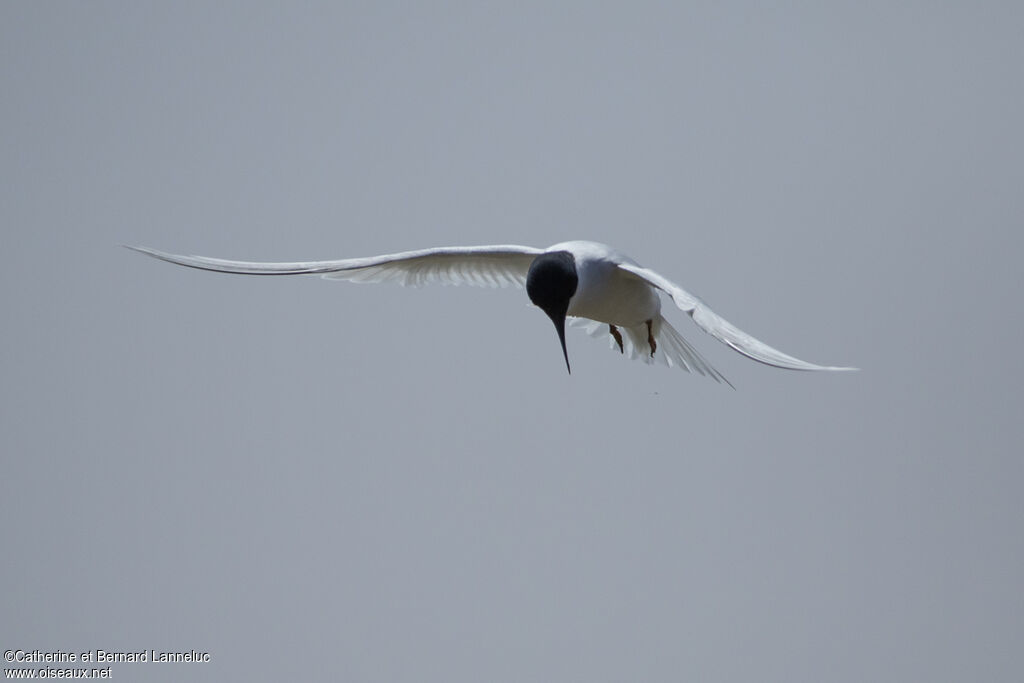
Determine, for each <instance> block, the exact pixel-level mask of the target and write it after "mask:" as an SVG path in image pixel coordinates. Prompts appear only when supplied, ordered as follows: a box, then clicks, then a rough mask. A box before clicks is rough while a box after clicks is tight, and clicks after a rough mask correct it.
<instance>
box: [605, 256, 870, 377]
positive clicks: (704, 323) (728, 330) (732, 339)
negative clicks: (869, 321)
mask: <svg viewBox="0 0 1024 683" xmlns="http://www.w3.org/2000/svg"><path fill="white" fill-rule="evenodd" d="M619 268H620V269H621V270H624V271H626V272H627V273H631V274H633V275H635V276H636V277H638V278H640V279H641V280H643V281H645V282H647V283H648V284H650V285H652V286H654V287H657V288H658V289H660V290H662V291H664V292H666V293H667V294H668V295H669V296H671V297H672V300H673V301H674V302H675V304H676V306H678V307H679V308H680V309H682V310H683V311H685V312H686V313H689V315H690V317H691V318H693V322H695V323H697V325H698V326H699V327H700V328H701V329H702V330H704V331H705V332H707V333H708V334H710V335H711V336H712V337H714V338H715V339H717V340H719V341H720V342H722V343H723V344H727V345H728V346H731V347H732V348H733V349H735V350H736V351H739V352H740V353H742V354H743V355H744V356H746V357H747V358H752V359H754V360H756V361H758V362H761V363H764V364H766V365H773V366H775V367H777V368H786V369H788V370H856V369H857V368H840V367H831V366H825V365H816V364H814V363H808V362H807V361H803V360H800V359H799V358H794V357H793V356H790V355H789V354H787V353H783V352H782V351H779V350H778V349H773V348H772V347H770V346H768V345H767V344H765V343H764V342H763V341H760V340H758V339H755V338H754V337H752V336H750V335H749V334H747V333H746V332H744V331H743V330H741V329H739V328H738V327H736V326H735V325H733V324H732V323H730V322H729V321H728V320H726V319H725V318H723V317H722V316H720V315H718V314H717V313H715V312H714V311H712V310H711V309H710V308H709V307H708V305H707V304H705V303H704V302H703V301H701V300H700V298H699V297H697V296H694V295H693V294H690V293H689V292H687V291H686V290H685V289H683V288H682V287H680V286H679V285H677V284H676V283H674V282H672V281H671V280H669V279H667V278H665V277H663V276H662V275H659V274H658V273H656V272H654V271H653V270H650V269H649V268H642V267H640V266H638V265H635V264H632V263H620V264H619Z"/></svg>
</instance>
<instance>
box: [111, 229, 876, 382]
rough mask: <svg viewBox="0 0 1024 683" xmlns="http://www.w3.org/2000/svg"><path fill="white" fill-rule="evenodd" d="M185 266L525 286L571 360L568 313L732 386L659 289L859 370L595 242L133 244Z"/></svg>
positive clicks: (635, 353) (733, 337)
mask: <svg viewBox="0 0 1024 683" xmlns="http://www.w3.org/2000/svg"><path fill="white" fill-rule="evenodd" d="M127 248H128V249H132V250H134V251H138V252H141V253H143V254H147V255H149V256H152V257H154V258H158V259H161V260H163V261H168V262H170V263H175V264H178V265H181V266H187V267H189V268H198V269H201V270H212V271H216V272H219V273H237V274H243V275H320V276H322V277H324V278H327V279H329V280H348V281H350V282H397V283H399V284H401V285H407V286H413V287H418V286H420V285H425V284H431V283H441V284H450V285H462V284H466V285H474V286H480V287H504V286H509V285H512V286H517V287H520V288H522V287H524V286H525V287H526V293H527V295H529V297H530V301H531V302H533V304H534V305H536V306H537V307H538V308H540V309H541V310H542V311H544V312H545V313H546V314H547V315H548V317H549V318H550V319H551V322H553V323H554V325H555V330H556V331H557V332H558V340H559V342H560V343H561V345H562V355H563V356H564V357H565V367H566V370H568V371H569V372H570V373H571V372H572V368H571V367H570V365H569V351H568V349H567V348H566V345H565V324H566V319H567V318H572V319H574V322H575V321H578V322H579V323H580V324H582V326H583V327H584V328H585V329H586V331H587V332H588V333H590V334H591V335H595V336H596V335H603V334H605V332H607V334H608V335H609V339H610V345H611V347H612V348H613V349H615V348H617V349H618V351H619V352H620V353H622V354H624V355H625V354H629V356H630V357H631V358H642V359H643V360H644V361H645V362H647V363H653V362H654V361H655V360H660V361H662V362H663V363H665V364H667V365H669V366H677V367H679V368H681V369H683V370H686V371H687V372H696V373H698V374H701V375H706V376H708V377H711V378H712V379H714V380H715V381H717V382H725V383H726V384H729V386H732V384H731V383H730V382H729V381H728V380H727V379H725V377H724V376H722V374H721V373H720V372H718V370H716V369H715V368H714V367H712V366H711V364H710V363H709V362H708V361H706V360H704V358H703V357H702V356H701V355H700V354H699V353H697V350H696V349H695V348H694V347H693V346H691V345H690V343H689V342H687V341H686V340H685V339H684V338H683V336H682V335H681V334H679V332H677V331H676V329H675V328H674V327H672V325H670V324H669V322H668V320H666V319H665V318H664V317H663V316H662V314H661V297H660V296H659V292H663V293H665V294H667V295H668V296H669V297H671V299H672V301H673V302H674V303H675V304H676V306H678V307H679V308H680V309H681V310H682V311H683V312H685V313H687V314H689V316H690V317H691V318H692V319H693V322H695V323H696V324H697V326H698V327H700V328H701V329H702V330H704V331H705V332H707V333H708V334H710V335H711V336H712V337H714V338H715V339H717V340H718V341H720V342H722V343H723V344H726V345H727V346H729V347H731V348H732V349H734V350H736V351H738V352H739V353H741V354H743V355H744V356H746V357H747V358H751V359H753V360H756V361H758V362H761V363H764V364H766V365H771V366H774V367H777V368H784V369H787V370H826V371H842V370H856V368H846V367H832V366H824V365H815V364H814V363H808V362H807V361H803V360H800V359H799V358H794V357H793V356H790V355H789V354H786V353H783V352H782V351H779V350H778V349H774V348H772V347H771V346H768V345H767V344H765V343H764V342H762V341H759V340H757V339H755V338H754V337H752V336H750V335H749V334H747V333H746V332H744V331H742V330H740V329H739V328H737V327H736V326H734V325H733V324H732V323H730V322H728V321H727V320H725V319H724V318H722V317H721V316H720V315H718V314H717V313H715V312H714V311H712V310H711V309H710V308H709V307H708V306H707V304H705V303H704V302H703V301H702V300H701V299H700V298H698V297H697V296H694V295H693V294H691V293H690V292H688V291H686V290H685V289H683V288H682V287H680V286H679V285H677V284H675V283H674V282H672V281H671V280H668V279H667V278H665V277H663V276H661V275H659V274H658V273H656V272H655V271H653V270H650V269H649V268H644V267H643V266H641V265H639V264H638V263H637V262H636V261H634V260H633V259H631V258H629V257H628V256H626V255H624V254H622V253H620V252H618V251H616V250H615V249H612V248H611V247H609V246H607V245H604V244H600V243H598V242H587V241H572V242H561V243H559V244H555V245H553V246H550V247H548V248H547V249H537V248H535V247H524V246H519V245H494V246H462V247H439V248H434V249H420V250H416V251H403V252H399V253H397V254H384V255H381V256H369V257H366V258H350V259H339V260H335V261H301V262H294V263H263V262H252V261H227V260H224V259H217V258H209V257H206V256H182V255H178V254H169V253H166V252H163V251H158V250H156V249H150V248H147V247H132V246H129V247H127Z"/></svg>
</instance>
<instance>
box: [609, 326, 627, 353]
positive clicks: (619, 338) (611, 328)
mask: <svg viewBox="0 0 1024 683" xmlns="http://www.w3.org/2000/svg"><path fill="white" fill-rule="evenodd" d="M608 331H609V332H611V333H612V336H613V337H615V343H616V344H618V345H619V353H625V352H626V351H625V349H623V348H622V333H621V332H619V328H617V327H615V325H609V326H608Z"/></svg>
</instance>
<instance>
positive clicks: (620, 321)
mask: <svg viewBox="0 0 1024 683" xmlns="http://www.w3.org/2000/svg"><path fill="white" fill-rule="evenodd" d="M602 265H603V264H602ZM595 271H596V272H595ZM601 271H603V272H601ZM580 276H581V277H580V282H579V285H578V287H577V289H576V294H575V295H574V296H573V298H572V300H571V301H570V302H569V311H568V315H572V316H576V317H579V318H590V319H591V320H597V321H599V322H603V323H609V324H611V325H619V326H622V327H632V326H634V325H639V324H641V323H643V322H644V321H646V320H651V319H652V318H655V317H656V316H657V315H658V314H659V313H660V311H661V300H660V299H659V298H658V294H657V292H655V291H654V289H652V288H651V287H650V286H649V285H648V284H647V283H645V282H642V281H640V280H638V279H637V278H635V277H633V276H630V275H626V274H623V273H622V272H621V271H619V270H618V268H616V267H615V266H614V265H611V264H608V267H607V269H604V268H602V269H600V270H598V269H592V270H589V271H587V270H585V271H584V272H582V273H580Z"/></svg>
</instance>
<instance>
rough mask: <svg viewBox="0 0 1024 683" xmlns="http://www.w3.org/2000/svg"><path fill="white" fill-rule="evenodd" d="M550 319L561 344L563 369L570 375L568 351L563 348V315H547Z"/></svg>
mask: <svg viewBox="0 0 1024 683" xmlns="http://www.w3.org/2000/svg"><path fill="white" fill-rule="evenodd" d="M548 316H549V317H550V318H551V322H553V323H554V324H555V330H557V331H558V341H560V342H561V343H562V355H563V356H565V369H566V370H568V371H569V374H570V375H571V374H572V368H570V367H569V351H568V350H566V348H565V313H562V314H561V315H559V314H557V313H548Z"/></svg>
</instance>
